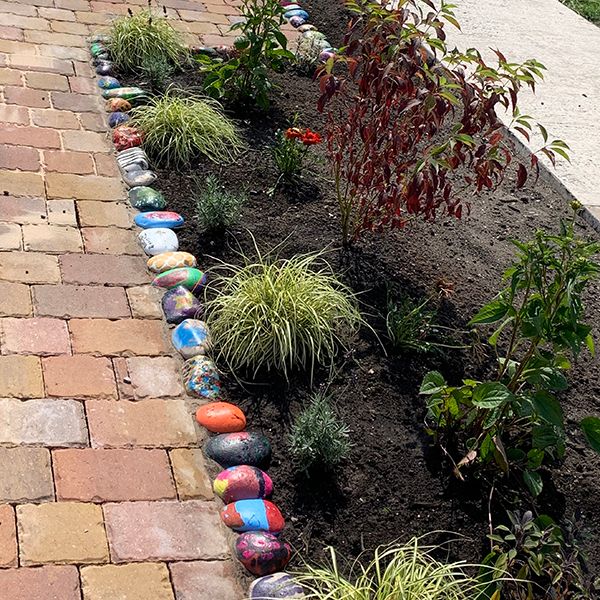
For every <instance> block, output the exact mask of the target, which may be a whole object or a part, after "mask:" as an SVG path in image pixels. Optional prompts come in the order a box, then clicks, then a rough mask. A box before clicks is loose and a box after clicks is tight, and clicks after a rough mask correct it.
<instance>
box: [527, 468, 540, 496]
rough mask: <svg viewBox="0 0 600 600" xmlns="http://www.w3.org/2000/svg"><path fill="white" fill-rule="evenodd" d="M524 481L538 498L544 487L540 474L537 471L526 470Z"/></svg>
mask: <svg viewBox="0 0 600 600" xmlns="http://www.w3.org/2000/svg"><path fill="white" fill-rule="evenodd" d="M523 481H524V482H525V485H526V486H527V487H528V488H529V491H530V492H531V495H532V496H533V497H534V498H537V497H538V496H539V495H540V493H541V492H542V488H543V487H544V484H543V482H542V478H541V476H540V474H539V473H537V472H536V471H524V473H523Z"/></svg>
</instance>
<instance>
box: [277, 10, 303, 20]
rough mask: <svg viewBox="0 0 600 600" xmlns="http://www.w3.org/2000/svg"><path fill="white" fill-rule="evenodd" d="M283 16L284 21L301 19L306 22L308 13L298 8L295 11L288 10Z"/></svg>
mask: <svg viewBox="0 0 600 600" xmlns="http://www.w3.org/2000/svg"><path fill="white" fill-rule="evenodd" d="M283 16H284V17H285V18H286V19H288V21H289V20H290V19H291V18H292V17H302V18H303V19H304V20H305V21H306V20H308V13H307V12H306V11H305V10H302V9H301V8H298V9H295V10H290V11H288V12H286V13H284V15H283Z"/></svg>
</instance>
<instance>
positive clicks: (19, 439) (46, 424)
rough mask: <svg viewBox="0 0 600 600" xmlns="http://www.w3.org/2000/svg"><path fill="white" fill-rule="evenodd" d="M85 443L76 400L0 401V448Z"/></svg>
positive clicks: (84, 432) (81, 411)
mask: <svg viewBox="0 0 600 600" xmlns="http://www.w3.org/2000/svg"><path fill="white" fill-rule="evenodd" d="M87 441H88V436H87V427H86V422H85V414H84V412H83V405H82V403H80V402H77V401H76V400H60V399H57V398H52V399H35V400H26V401H22V400H18V399H16V398H3V399H0V444H10V445H15V446H26V445H43V446H49V447H68V446H85V445H87ZM1 547H2V545H1V544H0V552H1Z"/></svg>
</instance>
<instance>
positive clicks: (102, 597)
mask: <svg viewBox="0 0 600 600" xmlns="http://www.w3.org/2000/svg"><path fill="white" fill-rule="evenodd" d="M81 583H82V587H83V597H84V599H85V600H116V599H117V598H122V599H123V600H149V599H152V600H174V596H173V590H172V588H171V582H170V579H169V570H168V569H167V566H166V565H164V564H157V563H139V564H129V565H105V566H102V567H84V568H83V569H81ZM198 598H200V596H198ZM215 600H218V599H216V598H215Z"/></svg>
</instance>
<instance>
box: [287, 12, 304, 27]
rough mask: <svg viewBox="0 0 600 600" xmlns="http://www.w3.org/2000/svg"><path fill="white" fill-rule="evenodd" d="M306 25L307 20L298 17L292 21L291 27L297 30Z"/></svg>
mask: <svg viewBox="0 0 600 600" xmlns="http://www.w3.org/2000/svg"><path fill="white" fill-rule="evenodd" d="M304 23H306V19H303V18H302V17H299V16H297V15H296V16H295V17H292V18H291V19H290V25H291V26H292V27H294V28H296V29H297V28H298V27H300V26H301V25H304Z"/></svg>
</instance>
